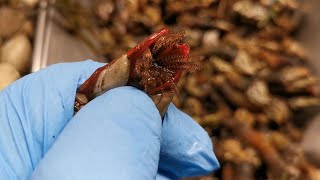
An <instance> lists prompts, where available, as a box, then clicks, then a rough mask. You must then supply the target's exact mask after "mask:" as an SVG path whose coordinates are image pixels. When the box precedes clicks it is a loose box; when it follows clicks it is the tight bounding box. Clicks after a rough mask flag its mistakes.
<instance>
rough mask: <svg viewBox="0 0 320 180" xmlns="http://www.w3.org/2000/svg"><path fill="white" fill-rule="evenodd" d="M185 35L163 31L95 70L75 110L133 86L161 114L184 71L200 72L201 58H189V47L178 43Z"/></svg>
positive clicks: (81, 93)
mask: <svg viewBox="0 0 320 180" xmlns="http://www.w3.org/2000/svg"><path fill="white" fill-rule="evenodd" d="M184 36H185V33H184V32H183V31H181V32H177V33H175V32H171V31H170V30H169V29H167V28H163V29H161V30H160V31H158V32H156V33H154V34H152V35H150V36H149V37H148V38H146V39H145V40H144V41H143V42H141V43H140V44H138V45H137V46H136V47H134V48H132V49H131V50H129V51H128V52H127V53H126V54H124V55H122V56H121V57H120V58H118V59H115V60H113V61H112V62H110V63H109V64H107V65H105V66H103V67H101V68H99V69H97V70H96V71H95V72H94V73H93V74H92V76H91V77H90V78H89V79H88V80H87V81H86V82H84V84H83V85H82V86H81V87H80V88H79V90H78V94H77V98H76V102H75V110H76V111H78V110H79V109H80V108H81V107H82V106H84V105H85V104H86V103H87V102H88V101H89V100H91V99H93V98H95V97H96V96H99V95H101V94H102V93H104V92H106V91H108V90H109V89H112V88H116V87H119V86H124V85H132V86H136V87H138V88H140V89H141V90H143V91H145V92H146V93H147V94H148V95H149V96H151V98H152V99H153V100H154V101H155V103H156V105H157V107H158V109H159V112H160V113H161V114H162V115H163V114H164V113H165V111H166V107H167V106H168V105H169V103H170V102H171V100H172V97H173V93H177V92H178V91H177V88H176V83H177V82H178V81H179V79H180V77H181V75H182V73H183V71H187V72H195V71H196V70H198V69H199V68H198V67H199V62H200V59H201V57H196V56H190V54H189V46H188V45H187V44H184V43H182V42H181V41H182V39H183V38H184ZM159 95H160V98H157V97H159ZM152 96H153V97H152Z"/></svg>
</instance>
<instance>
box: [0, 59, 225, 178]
mask: <svg viewBox="0 0 320 180" xmlns="http://www.w3.org/2000/svg"><path fill="white" fill-rule="evenodd" d="M101 65H102V64H101V63H96V62H93V61H85V62H79V63H64V64H57V65H53V66H50V67H48V68H45V69H43V70H41V71H39V72H36V73H33V74H30V75H28V76H25V77H23V78H21V79H20V80H18V81H16V82H15V83H13V84H12V85H11V86H9V87H8V88H6V89H4V90H3V91H1V92H0V179H9V180H10V179H29V178H31V179H46V180H50V179H54V180H57V179H59V180H60V179H78V180H81V179H113V180H114V179H125V180H127V179H137V180H143V179H148V180H149V179H155V178H156V175H157V174H158V172H159V173H161V175H160V174H159V175H158V176H157V179H163V178H169V179H174V178H180V177H183V176H190V175H200V174H206V173H209V172H211V171H213V170H214V169H216V168H218V166H219V164H218V162H217V160H216V158H215V156H214V154H213V151H212V144H211V140H210V138H209V137H208V135H207V133H206V132H205V131H204V130H203V129H202V128H201V127H200V126H199V125H197V124H196V123H195V122H194V121H193V120H192V119H191V118H190V117H189V116H187V115H186V114H184V113H183V112H181V111H179V110H178V109H176V108H175V107H174V106H173V105H170V107H169V109H168V112H167V114H166V115H165V118H164V120H163V123H162V120H161V118H160V115H159V112H158V110H157V109H156V107H155V105H154V103H153V102H152V100H151V99H150V98H149V97H148V96H147V95H146V94H145V93H144V92H142V91H140V90H138V89H135V88H133V87H120V88H115V89H112V90H110V91H108V92H107V93H105V94H103V95H101V96H100V97H97V98H96V99H94V100H93V101H91V102H90V103H88V104H87V105H86V106H85V107H83V108H82V109H81V110H80V111H79V112H78V113H77V114H76V115H75V116H74V117H73V106H74V100H75V93H76V89H77V87H79V86H80V85H81V84H82V83H83V82H84V81H85V80H86V79H87V78H88V77H89V76H90V75H91V74H92V73H93V72H94V71H95V69H97V68H98V67H100V66H101Z"/></svg>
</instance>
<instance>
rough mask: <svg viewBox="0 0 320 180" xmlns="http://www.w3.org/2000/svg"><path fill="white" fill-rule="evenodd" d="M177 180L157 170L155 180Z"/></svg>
mask: <svg viewBox="0 0 320 180" xmlns="http://www.w3.org/2000/svg"><path fill="white" fill-rule="evenodd" d="M178 179H179V178H177V177H176V176H175V175H173V174H172V173H170V172H165V171H163V170H161V169H158V174H157V177H156V180H178Z"/></svg>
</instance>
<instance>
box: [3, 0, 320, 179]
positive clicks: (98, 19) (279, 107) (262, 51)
mask: <svg viewBox="0 0 320 180" xmlns="http://www.w3.org/2000/svg"><path fill="white" fill-rule="evenodd" d="M0 2H1V8H0V47H1V53H0V54H1V58H0V60H1V61H0V62H1V63H0V88H2V87H4V85H2V84H4V82H6V83H7V82H8V83H7V84H9V83H10V82H12V81H13V80H15V79H17V78H19V77H20V75H19V73H20V74H22V75H24V74H25V73H26V72H27V71H28V68H29V66H28V64H29V63H30V62H31V60H30V58H31V52H32V45H31V42H33V41H34V39H33V37H34V28H35V26H34V25H35V23H34V22H35V18H36V14H37V7H38V6H39V5H38V2H37V0H8V1H0ZM47 4H48V8H51V9H54V10H55V12H56V14H55V15H54V16H53V17H52V20H53V21H54V22H55V23H56V24H58V25H59V26H60V27H62V28H63V29H64V30H65V31H66V32H68V33H70V34H72V36H75V37H77V38H78V39H81V42H84V43H85V44H86V45H87V46H88V47H90V49H91V50H92V52H94V54H95V56H96V59H97V60H99V61H106V60H111V59H114V58H116V57H119V55H121V54H123V53H125V52H126V51H128V49H130V48H132V47H133V46H135V45H136V44H137V43H138V42H140V41H141V40H142V39H144V38H145V37H146V36H148V35H149V34H150V33H152V32H154V31H156V30H158V29H160V28H161V27H163V26H168V27H170V28H172V29H184V30H185V31H186V34H187V38H186V41H187V43H188V44H189V45H190V46H191V51H192V53H193V54H196V55H201V56H205V60H204V62H203V65H202V69H201V71H200V72H199V73H198V74H196V75H189V74H188V75H186V76H184V77H183V78H182V79H181V81H180V82H179V84H178V87H179V89H180V94H179V97H178V96H177V97H175V99H174V103H175V105H176V106H177V107H179V108H180V109H182V110H183V111H184V112H186V113H187V114H189V115H190V116H192V117H193V118H194V119H195V120H196V121H197V122H198V123H199V124H200V125H201V126H203V127H204V128H205V130H206V131H207V132H208V134H209V135H210V136H211V137H212V140H213V143H214V148H215V153H216V155H217V157H218V159H219V161H220V163H221V169H220V170H218V171H217V172H214V173H213V174H210V175H208V176H206V177H196V178H192V179H198V180H199V179H201V180H216V179H222V180H229V179H230V180H233V179H243V180H251V179H283V180H286V179H310V180H319V179H320V173H319V170H318V168H319V164H320V162H319V161H317V160H316V159H317V158H318V159H320V157H315V156H305V152H304V150H303V149H302V148H301V146H300V145H301V141H302V140H303V136H304V130H305V127H306V125H307V124H308V122H309V121H308V120H309V119H311V117H312V115H314V114H315V113H314V112H317V111H318V108H315V107H317V106H319V105H320V98H319V87H318V82H319V81H318V78H317V76H316V75H315V74H314V73H313V72H315V71H316V70H317V69H315V68H313V69H311V68H310V63H309V62H310V61H316V59H310V54H309V53H308V52H307V51H306V50H305V48H304V46H303V45H301V44H300V43H299V42H298V40H297V38H296V35H297V34H299V33H300V32H301V31H304V24H305V12H307V11H308V3H307V2H306V1H302V0H300V1H299V0H94V1H77V0H52V1H48V2H47ZM310 36H312V34H310ZM319 45H320V44H319ZM1 68H3V69H4V70H2V69H1ZM3 73H7V74H6V75H2V74H3ZM7 77H8V78H9V80H4V79H6V78H7ZM7 84H6V85H7ZM317 135H318V136H319V135H320V134H319V132H318V133H317ZM314 138H315V139H314V141H317V140H316V138H317V137H314ZM318 155H319V153H318ZM307 157H308V158H307ZM317 165H318V166H317Z"/></svg>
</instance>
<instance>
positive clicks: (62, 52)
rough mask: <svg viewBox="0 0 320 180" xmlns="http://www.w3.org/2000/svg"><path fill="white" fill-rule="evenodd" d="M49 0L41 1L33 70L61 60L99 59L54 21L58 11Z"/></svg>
mask: <svg viewBox="0 0 320 180" xmlns="http://www.w3.org/2000/svg"><path fill="white" fill-rule="evenodd" d="M50 3H52V2H49V1H47V0H42V1H40V4H39V15H38V19H37V25H36V36H35V41H34V51H33V57H32V66H31V72H35V71H38V70H39V69H41V68H44V67H46V66H48V65H51V64H55V63H59V62H74V61H81V60H86V59H98V58H97V56H96V55H95V54H94V53H93V51H92V50H91V49H90V48H89V47H87V45H86V44H85V43H84V42H82V41H81V40H80V39H79V38H76V37H74V36H72V35H70V34H69V33H67V32H66V31H64V30H63V29H62V28H61V27H60V26H59V25H57V24H56V23H55V21H53V17H54V16H55V15H56V13H57V12H56V11H55V10H54V8H53V7H52V6H50V5H49V4H50Z"/></svg>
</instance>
